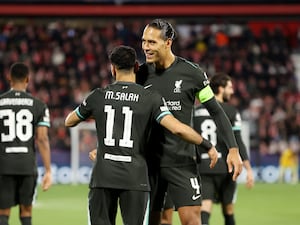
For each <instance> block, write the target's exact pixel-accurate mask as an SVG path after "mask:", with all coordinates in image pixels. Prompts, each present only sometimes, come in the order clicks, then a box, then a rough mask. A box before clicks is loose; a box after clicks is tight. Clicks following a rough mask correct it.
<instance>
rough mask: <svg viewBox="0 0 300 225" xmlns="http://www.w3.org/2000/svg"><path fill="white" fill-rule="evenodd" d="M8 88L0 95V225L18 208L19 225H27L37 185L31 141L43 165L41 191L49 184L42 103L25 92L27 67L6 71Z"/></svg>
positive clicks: (45, 113) (46, 116) (46, 125)
mask: <svg viewBox="0 0 300 225" xmlns="http://www.w3.org/2000/svg"><path fill="white" fill-rule="evenodd" d="M9 81H10V86H11V89H10V90H9V91H7V92H6V93H4V94H2V95H0V143H1V145H0V225H8V220H9V216H10V211H11V207H13V206H15V205H19V212H20V215H19V216H20V220H21V224H22V225H31V216H32V202H33V196H34V193H35V188H36V182H37V162H36V151H35V141H36V143H37V147H38V150H39V152H40V154H41V157H42V161H43V163H44V167H45V171H44V175H43V180H42V189H43V190H44V191H46V190H48V188H49V187H50V186H51V184H52V177H51V159H50V146H49V139H48V128H49V127H50V117H49V110H48V107H47V106H46V104H44V103H43V102H41V101H40V100H38V99H36V98H34V97H33V96H32V95H30V94H29V93H27V92H26V88H27V85H28V82H29V68H28V66H27V65H25V64H24V63H20V62H18V63H15V64H13V65H12V66H11V68H10V74H9Z"/></svg>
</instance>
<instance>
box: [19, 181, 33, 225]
mask: <svg viewBox="0 0 300 225" xmlns="http://www.w3.org/2000/svg"><path fill="white" fill-rule="evenodd" d="M36 185H37V176H35V175H34V176H19V179H18V187H19V188H18V199H19V205H20V207H19V210H20V213H19V216H20V221H21V224H22V225H31V224H32V223H31V217H32V203H33V200H34V197H35V193H36Z"/></svg>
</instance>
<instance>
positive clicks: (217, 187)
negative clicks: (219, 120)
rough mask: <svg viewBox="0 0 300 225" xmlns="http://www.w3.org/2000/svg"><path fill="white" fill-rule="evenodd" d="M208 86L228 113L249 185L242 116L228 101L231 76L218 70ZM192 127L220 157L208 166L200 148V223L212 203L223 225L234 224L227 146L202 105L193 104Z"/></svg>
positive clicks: (206, 221) (205, 224)
mask: <svg viewBox="0 0 300 225" xmlns="http://www.w3.org/2000/svg"><path fill="white" fill-rule="evenodd" d="M210 86H211V88H212V90H213V92H214V94H215V96H216V99H217V100H218V102H219V103H220V105H221V106H222V108H223V109H224V111H225V113H226V115H227V116H228V118H229V120H230V122H231V125H232V130H233V132H234V134H235V138H236V140H237V143H238V145H239V150H240V154H241V158H242V160H243V164H244V167H245V169H246V172H247V180H246V186H247V187H248V188H251V187H252V186H253V184H254V178H253V172H252V168H251V165H250V161H249V157H248V154H247V151H246V146H245V144H244V142H243V140H242V137H241V126H242V124H241V123H242V121H241V116H240V114H239V112H238V111H237V109H236V108H235V107H234V106H232V105H230V104H228V103H227V102H228V101H229V100H230V98H231V96H232V94H233V93H234V91H233V84H232V81H231V78H230V77H229V76H228V75H227V74H224V73H218V74H216V75H214V76H213V77H211V79H210ZM194 128H195V129H196V130H197V131H198V132H199V133H201V135H202V136H203V137H205V138H207V139H209V140H210V141H211V142H212V143H213V144H214V145H216V148H217V150H218V154H219V160H218V162H217V164H216V166H215V167H214V168H212V169H211V168H208V165H209V163H210V162H209V157H208V155H207V152H206V151H205V150H204V149H201V147H200V148H199V149H200V153H201V161H200V166H199V172H200V175H201V182H202V188H203V194H202V198H203V201H202V211H201V220H202V224H203V225H208V224H209V217H210V213H211V211H212V206H213V203H214V202H217V203H218V202H220V203H221V204H222V211H223V215H224V221H225V223H224V224H225V225H234V224H235V220H234V203H235V199H236V194H237V193H236V188H237V187H236V186H237V184H236V181H233V180H232V177H231V176H232V174H231V173H228V168H227V165H226V156H227V147H226V144H225V142H224V140H223V139H224V138H223V136H224V135H223V133H221V132H219V130H218V129H217V127H216V125H215V123H214V121H213V119H212V118H211V116H210V115H209V113H208V111H207V110H206V109H205V108H204V107H203V105H198V106H196V107H195V111H194Z"/></svg>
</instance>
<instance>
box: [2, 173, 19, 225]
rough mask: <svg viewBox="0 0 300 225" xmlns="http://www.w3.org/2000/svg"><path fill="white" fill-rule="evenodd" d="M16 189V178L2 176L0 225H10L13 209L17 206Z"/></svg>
mask: <svg viewBox="0 0 300 225" xmlns="http://www.w3.org/2000/svg"><path fill="white" fill-rule="evenodd" d="M16 187H17V183H16V180H15V177H14V176H5V175H0V225H8V220H9V216H10V212H11V207H13V206H15V205H16V204H17V202H16V196H15V193H16Z"/></svg>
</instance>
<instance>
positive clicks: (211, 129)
mask: <svg viewBox="0 0 300 225" xmlns="http://www.w3.org/2000/svg"><path fill="white" fill-rule="evenodd" d="M220 105H221V107H222V108H223V110H224V112H225V114H226V115H227V117H228V119H229V121H230V123H231V125H232V130H233V133H234V135H235V138H236V139H237V140H240V139H241V137H240V134H241V126H242V120H241V116H240V113H239V112H238V111H237V109H236V108H235V107H234V106H232V105H230V104H228V103H220ZM193 125H194V129H195V130H196V131H198V132H199V133H200V134H201V135H202V136H203V137H204V138H206V139H208V140H209V141H210V142H211V143H212V144H213V145H214V146H216V149H217V151H218V154H219V159H218V162H217V164H216V165H215V167H214V168H212V169H210V168H209V164H210V159H209V157H208V154H207V150H205V149H202V148H201V147H200V146H199V147H198V148H199V151H200V153H201V156H200V157H201V163H200V173H202V174H203V173H205V174H207V173H218V174H219V173H227V172H228V169H227V164H226V157H227V153H228V149H227V147H226V144H225V142H224V140H223V138H222V133H220V132H219V131H218V129H217V126H216V124H215V122H214V120H213V119H212V118H211V116H210V115H209V113H208V111H207V110H206V109H205V107H204V106H203V105H198V106H195V110H194V115H193ZM238 143H239V152H240V155H241V158H242V160H245V159H246V158H248V156H247V152H246V147H245V145H244V143H243V142H242V141H241V142H240V141H239V142H238Z"/></svg>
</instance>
